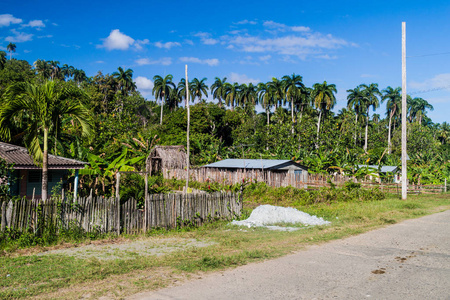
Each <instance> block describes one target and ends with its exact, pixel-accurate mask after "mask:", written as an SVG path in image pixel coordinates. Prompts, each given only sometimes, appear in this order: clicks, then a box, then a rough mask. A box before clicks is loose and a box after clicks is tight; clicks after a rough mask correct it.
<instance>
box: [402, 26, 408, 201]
mask: <svg viewBox="0 0 450 300" xmlns="http://www.w3.org/2000/svg"><path fill="white" fill-rule="evenodd" d="M406 111H407V110H406V23H405V22H402V199H403V200H406V198H407V194H408V181H407V180H408V179H407V172H406Z"/></svg>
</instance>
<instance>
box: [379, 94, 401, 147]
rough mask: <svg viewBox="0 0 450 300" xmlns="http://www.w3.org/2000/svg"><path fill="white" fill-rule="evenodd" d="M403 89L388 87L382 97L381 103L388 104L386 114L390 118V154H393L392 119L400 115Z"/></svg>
mask: <svg viewBox="0 0 450 300" xmlns="http://www.w3.org/2000/svg"><path fill="white" fill-rule="evenodd" d="M401 91H402V89H401V88H400V87H397V88H395V89H394V88H392V87H390V86H388V87H387V88H386V89H384V90H383V91H382V92H383V93H384V95H383V96H382V97H381V102H384V101H386V100H387V102H386V114H387V115H388V117H389V125H388V154H391V147H392V145H391V138H392V134H391V130H392V118H393V117H394V116H395V115H396V114H397V115H399V114H400V110H401V107H402V95H401Z"/></svg>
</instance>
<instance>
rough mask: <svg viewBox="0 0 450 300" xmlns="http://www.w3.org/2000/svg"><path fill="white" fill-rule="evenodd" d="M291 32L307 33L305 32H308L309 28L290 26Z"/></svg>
mask: <svg viewBox="0 0 450 300" xmlns="http://www.w3.org/2000/svg"><path fill="white" fill-rule="evenodd" d="M291 30H292V31H294V32H307V31H310V30H311V28H309V27H306V26H292V27H291Z"/></svg>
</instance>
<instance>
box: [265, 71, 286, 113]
mask: <svg viewBox="0 0 450 300" xmlns="http://www.w3.org/2000/svg"><path fill="white" fill-rule="evenodd" d="M267 86H268V87H269V88H270V89H271V94H272V96H273V101H274V104H275V110H276V109H277V108H278V105H279V106H282V105H283V104H284V86H283V82H282V81H281V80H279V79H278V78H275V77H273V78H272V81H269V82H268V83H267Z"/></svg>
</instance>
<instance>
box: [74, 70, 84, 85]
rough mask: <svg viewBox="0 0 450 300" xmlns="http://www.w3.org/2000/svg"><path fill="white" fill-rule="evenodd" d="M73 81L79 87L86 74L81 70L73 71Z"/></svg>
mask: <svg viewBox="0 0 450 300" xmlns="http://www.w3.org/2000/svg"><path fill="white" fill-rule="evenodd" d="M73 80H75V82H76V83H77V85H78V86H80V84H81V83H82V82H83V81H86V80H87V76H86V73H85V72H84V71H83V70H81V69H80V70H78V69H75V70H73Z"/></svg>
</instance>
